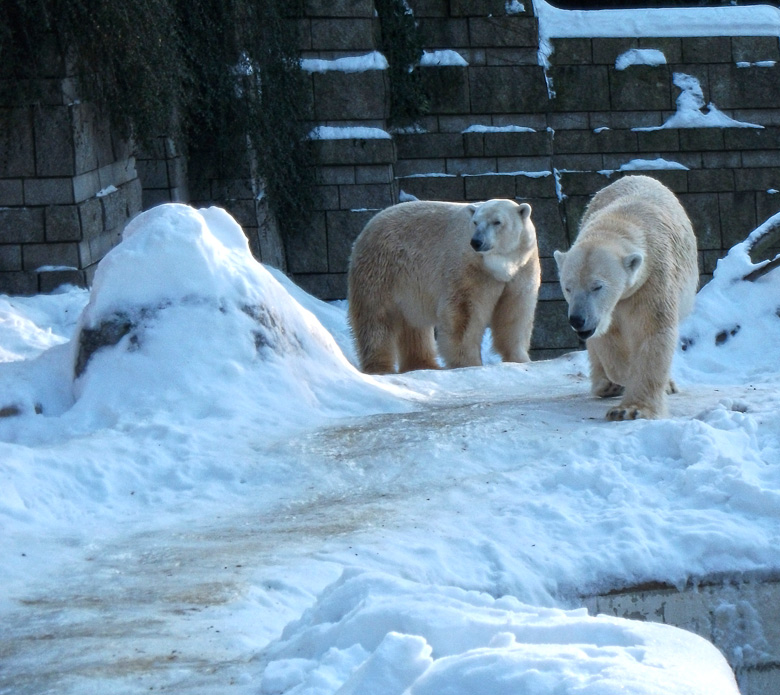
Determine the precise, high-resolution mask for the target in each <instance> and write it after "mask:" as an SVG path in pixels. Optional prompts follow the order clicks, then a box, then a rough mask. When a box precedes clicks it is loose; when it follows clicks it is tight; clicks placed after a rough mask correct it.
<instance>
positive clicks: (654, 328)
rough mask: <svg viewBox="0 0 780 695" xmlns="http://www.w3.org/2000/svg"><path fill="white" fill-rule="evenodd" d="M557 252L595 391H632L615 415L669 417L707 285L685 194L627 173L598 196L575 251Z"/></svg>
mask: <svg viewBox="0 0 780 695" xmlns="http://www.w3.org/2000/svg"><path fill="white" fill-rule="evenodd" d="M554 255H555V260H556V262H557V264H558V273H559V276H560V281H561V287H562V289H563V296H564V297H565V299H566V301H567V302H568V305H569V323H570V324H571V327H572V328H573V329H574V330H575V331H576V332H577V335H578V336H579V337H580V338H582V339H583V340H585V341H586V343H585V344H586V346H587V349H588V356H589V358H590V366H591V387H592V392H593V394H594V395H595V396H599V397H603V398H606V397H608V396H619V395H621V394H622V396H623V398H622V401H621V403H620V405H618V406H617V407H614V408H611V409H610V410H609V411H608V412H607V419H608V420H633V419H635V418H660V417H664V416H665V415H666V395H665V394H666V391H667V390H668V391H669V392H670V393H674V392H675V391H676V387H675V385H674V382H673V381H671V380H670V378H669V372H670V369H671V365H672V357H673V355H674V351H675V348H676V345H677V330H678V324H679V322H680V320H681V319H682V318H684V317H685V316H686V315H687V314H688V313H690V311H691V309H692V308H693V303H694V300H695V297H696V288H697V286H698V282H699V271H698V262H697V250H696V237H695V236H694V233H693V229H692V228H691V222H690V220H689V219H688V215H686V213H685V210H684V209H683V207H682V205H681V204H680V202H679V201H678V200H677V197H676V196H675V195H674V193H672V192H671V191H670V190H669V189H668V188H666V186H664V185H663V184H661V183H659V182H658V181H656V180H655V179H652V178H650V177H648V176H626V177H625V178H622V179H619V180H618V181H615V182H614V183H612V184H610V185H609V186H607V187H606V188H604V189H603V190H601V191H599V192H598V193H597V194H596V195H595V196H594V197H593V199H592V201H591V202H590V204H589V205H588V207H587V209H586V210H585V214H584V215H583V218H582V221H581V223H580V231H579V234H578V236H577V239H576V241H575V243H574V245H573V246H572V248H571V250H569V251H568V252H566V253H563V252H561V251H555V254H554Z"/></svg>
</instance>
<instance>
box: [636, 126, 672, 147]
mask: <svg viewBox="0 0 780 695" xmlns="http://www.w3.org/2000/svg"><path fill="white" fill-rule="evenodd" d="M636 141H637V146H638V148H639V151H640V152H677V151H678V150H679V149H680V129H679V128H662V129H661V130H639V131H636Z"/></svg>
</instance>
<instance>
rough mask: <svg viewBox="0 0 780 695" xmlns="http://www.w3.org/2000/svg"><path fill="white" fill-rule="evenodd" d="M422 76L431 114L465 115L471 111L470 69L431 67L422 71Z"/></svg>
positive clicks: (444, 66)
mask: <svg viewBox="0 0 780 695" xmlns="http://www.w3.org/2000/svg"><path fill="white" fill-rule="evenodd" d="M420 76H421V78H422V83H423V89H424V90H425V93H426V94H427V96H428V99H429V100H430V106H431V113H434V114H463V113H469V112H470V111H471V99H470V94H471V92H470V89H469V68H465V67H459V66H454V65H452V66H450V65H437V66H429V67H425V68H421V69H420ZM477 110H478V111H480V110H481V109H479V108H478V109H477Z"/></svg>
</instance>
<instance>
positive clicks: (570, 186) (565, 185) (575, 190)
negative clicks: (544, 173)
mask: <svg viewBox="0 0 780 695" xmlns="http://www.w3.org/2000/svg"><path fill="white" fill-rule="evenodd" d="M616 179H617V177H615V178H614V179H610V178H607V177H605V176H602V175H601V174H597V173H595V171H561V173H560V186H561V191H562V192H563V194H564V195H566V196H577V195H586V196H592V195H593V194H594V193H596V192H597V191H600V190H601V189H602V188H604V187H605V186H607V185H609V184H610V183H612V181H613V180H616Z"/></svg>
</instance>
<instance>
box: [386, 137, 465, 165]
mask: <svg viewBox="0 0 780 695" xmlns="http://www.w3.org/2000/svg"><path fill="white" fill-rule="evenodd" d="M396 149H397V152H398V158H399V159H419V158H422V159H433V158H437V157H463V156H465V154H466V150H465V138H464V136H463V135H461V134H460V133H410V134H408V135H401V134H399V135H397V136H396Z"/></svg>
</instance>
